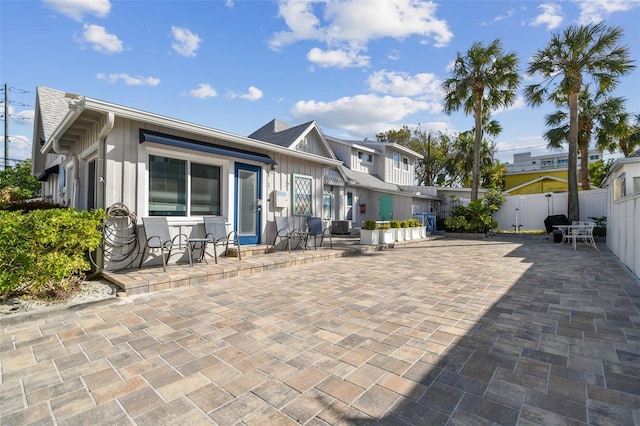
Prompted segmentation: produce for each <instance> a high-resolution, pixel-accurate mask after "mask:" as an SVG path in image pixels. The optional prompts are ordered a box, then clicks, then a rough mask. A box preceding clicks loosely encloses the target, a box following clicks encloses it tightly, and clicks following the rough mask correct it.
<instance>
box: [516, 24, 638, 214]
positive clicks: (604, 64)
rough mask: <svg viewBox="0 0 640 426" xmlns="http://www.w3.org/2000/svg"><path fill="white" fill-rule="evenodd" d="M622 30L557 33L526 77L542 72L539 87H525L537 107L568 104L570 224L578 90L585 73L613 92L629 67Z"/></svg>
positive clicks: (576, 208)
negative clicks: (565, 102) (622, 42)
mask: <svg viewBox="0 0 640 426" xmlns="http://www.w3.org/2000/svg"><path fill="white" fill-rule="evenodd" d="M622 37H623V30H622V29H621V28H619V27H616V28H609V27H606V26H605V25H604V24H602V23H600V24H590V25H583V26H574V25H572V26H569V27H568V28H566V29H565V30H564V31H563V32H562V33H556V34H554V35H553V37H552V38H551V41H550V42H549V44H548V45H547V46H546V47H545V48H544V49H540V50H538V51H537V52H536V54H535V55H534V56H533V58H532V59H531V62H530V63H529V68H528V69H527V73H528V74H530V75H533V74H536V73H540V75H541V76H542V78H543V81H542V82H541V83H537V84H531V85H529V86H527V87H526V88H525V99H526V100H527V102H528V103H529V105H531V106H539V105H541V104H542V103H543V101H544V100H545V99H546V100H548V101H552V102H554V103H557V102H558V101H559V99H561V98H562V97H563V96H566V98H567V104H568V106H569V134H568V135H569V137H568V143H569V161H568V167H569V170H568V178H569V196H568V205H567V214H568V216H569V219H570V220H578V219H579V218H580V205H579V200H578V179H577V171H576V168H577V163H578V132H579V122H578V96H579V94H580V92H581V91H582V86H583V78H584V75H583V74H587V75H590V76H591V78H592V79H593V80H594V81H595V83H596V86H597V87H598V89H599V90H602V91H609V90H612V89H613V88H614V87H615V86H616V84H617V83H618V78H619V77H620V76H623V75H626V74H628V73H629V72H631V70H632V69H633V68H635V66H634V65H632V62H633V61H632V60H631V59H630V58H629V49H628V48H627V47H623V46H620V45H619V43H620V40H621V39H622Z"/></svg>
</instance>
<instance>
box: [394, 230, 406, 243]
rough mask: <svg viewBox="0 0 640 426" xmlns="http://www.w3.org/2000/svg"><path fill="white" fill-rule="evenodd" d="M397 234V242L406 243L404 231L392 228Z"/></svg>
mask: <svg viewBox="0 0 640 426" xmlns="http://www.w3.org/2000/svg"><path fill="white" fill-rule="evenodd" d="M392 230H393V232H394V234H395V241H399V242H402V241H404V229H403V228H392Z"/></svg>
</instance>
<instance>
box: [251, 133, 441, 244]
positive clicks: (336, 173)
mask: <svg viewBox="0 0 640 426" xmlns="http://www.w3.org/2000/svg"><path fill="white" fill-rule="evenodd" d="M249 137H250V138H254V139H258V140H262V141H265V142H269V143H272V144H276V145H280V146H282V147H286V148H289V149H301V147H305V148H306V149H309V148H311V147H315V149H316V150H317V152H318V153H320V152H323V151H324V150H325V149H326V148H327V147H328V148H329V150H330V151H331V152H332V153H334V155H335V158H337V159H338V160H340V161H341V162H342V164H341V165H340V166H339V167H337V168H333V167H325V169H324V182H325V183H324V188H323V191H322V215H321V217H322V219H323V220H324V221H326V222H327V224H328V223H331V224H332V230H333V232H334V233H338V234H345V233H350V232H352V230H353V229H356V228H359V227H360V226H361V225H362V224H363V223H364V221H365V220H368V219H372V220H392V219H394V218H396V219H408V218H410V217H412V215H413V214H414V213H417V212H420V213H424V212H429V211H433V209H432V207H431V203H432V202H433V201H434V200H438V199H439V198H438V197H437V196H436V195H435V194H432V195H431V194H419V193H418V194H416V193H415V192H413V191H410V190H407V189H408V188H410V187H411V185H413V184H414V183H415V180H416V175H415V166H416V161H418V160H419V159H421V158H422V155H420V154H418V153H416V152H414V151H412V150H410V149H408V148H406V147H404V146H402V145H399V144H395V143H386V142H367V141H345V140H341V139H338V138H334V137H330V136H325V135H324V134H323V133H322V131H321V130H320V128H319V127H318V125H317V123H316V122H315V121H312V122H308V123H304V124H301V125H299V126H291V125H289V124H287V123H284V122H282V121H278V120H272V121H271V122H269V123H267V124H266V125H264V126H263V127H261V128H260V129H258V130H256V131H255V132H254V133H252V134H251V135H249Z"/></svg>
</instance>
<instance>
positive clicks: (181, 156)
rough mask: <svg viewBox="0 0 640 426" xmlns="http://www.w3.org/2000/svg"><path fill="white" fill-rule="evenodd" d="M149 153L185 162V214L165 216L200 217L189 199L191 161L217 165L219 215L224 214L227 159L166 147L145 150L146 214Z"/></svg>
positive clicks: (148, 191) (149, 197)
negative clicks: (182, 151)
mask: <svg viewBox="0 0 640 426" xmlns="http://www.w3.org/2000/svg"><path fill="white" fill-rule="evenodd" d="M151 155H154V156H156V157H165V158H169V159H173V160H180V161H185V162H186V179H187V180H186V201H185V203H186V210H185V214H184V215H175V216H167V217H171V218H174V219H178V218H182V219H188V218H193V217H195V218H198V217H202V216H203V215H202V214H193V213H192V211H191V200H192V194H191V192H192V187H191V181H192V176H191V165H192V164H193V163H196V164H200V165H204V166H211V167H218V169H219V172H220V173H219V182H218V183H219V195H218V203H219V206H218V209H219V211H220V214H221V215H225V211H226V209H227V208H228V205H227V204H228V200H227V198H226V197H227V190H228V189H227V184H228V182H227V180H228V176H227V173H228V167H229V165H228V160H226V159H221V158H217V157H205V156H197V155H194V154H187V153H181V152H175V151H168V150H166V149H159V148H147V149H146V150H145V163H146V184H145V197H144V206H145V209H146V211H147V215H149V216H151V209H150V199H151V194H150V185H151V176H150V170H149V165H150V161H149V158H150V156H151Z"/></svg>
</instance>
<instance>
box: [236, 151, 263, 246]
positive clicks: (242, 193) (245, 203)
mask: <svg viewBox="0 0 640 426" xmlns="http://www.w3.org/2000/svg"><path fill="white" fill-rule="evenodd" d="M261 176H262V169H261V168H260V167H259V166H252V165H249V164H241V163H236V168H235V192H236V194H235V199H236V218H235V219H236V220H235V231H236V232H237V233H238V236H239V237H240V245H247V244H259V243H260V215H261V213H262V191H261V187H262V185H261Z"/></svg>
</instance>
